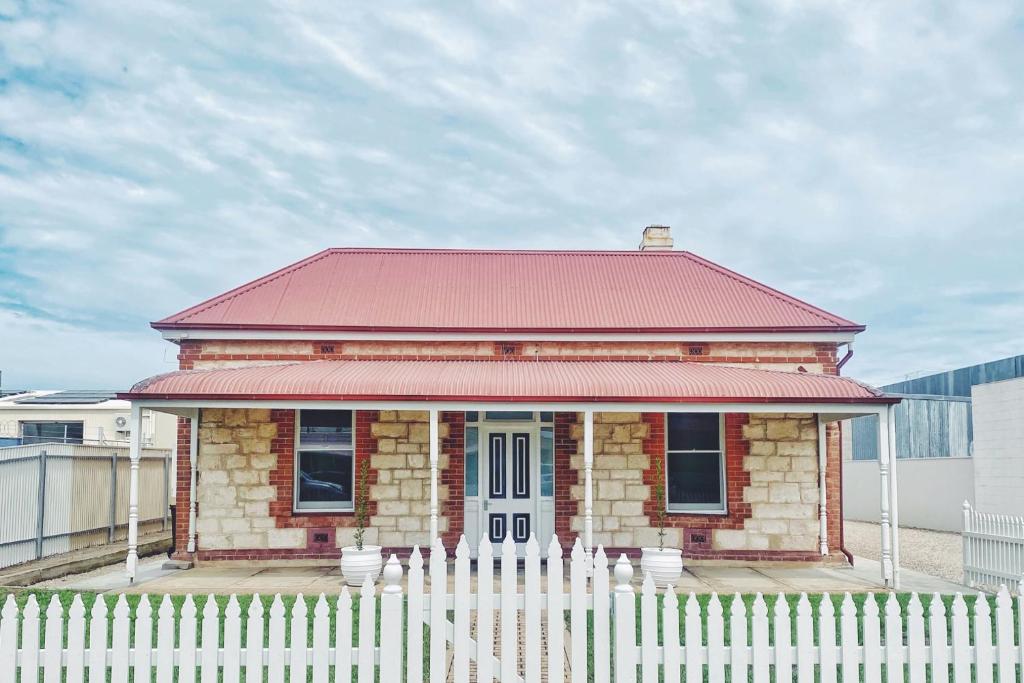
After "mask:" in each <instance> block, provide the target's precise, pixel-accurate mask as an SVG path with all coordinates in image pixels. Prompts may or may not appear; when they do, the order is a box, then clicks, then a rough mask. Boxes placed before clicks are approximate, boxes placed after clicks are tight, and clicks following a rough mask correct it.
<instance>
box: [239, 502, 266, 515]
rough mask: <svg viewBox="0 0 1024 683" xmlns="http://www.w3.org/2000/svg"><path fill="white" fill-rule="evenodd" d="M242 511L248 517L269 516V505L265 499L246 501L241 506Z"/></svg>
mask: <svg viewBox="0 0 1024 683" xmlns="http://www.w3.org/2000/svg"><path fill="white" fill-rule="evenodd" d="M242 511H243V514H245V516H246V517H248V518H250V519H253V518H262V517H267V518H269V517H270V505H269V504H268V503H267V502H266V501H258V502H255V503H246V504H245V505H244V506H242Z"/></svg>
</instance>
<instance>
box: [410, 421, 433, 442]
mask: <svg viewBox="0 0 1024 683" xmlns="http://www.w3.org/2000/svg"><path fill="white" fill-rule="evenodd" d="M409 441H410V442H412V443H430V425H429V424H412V425H409Z"/></svg>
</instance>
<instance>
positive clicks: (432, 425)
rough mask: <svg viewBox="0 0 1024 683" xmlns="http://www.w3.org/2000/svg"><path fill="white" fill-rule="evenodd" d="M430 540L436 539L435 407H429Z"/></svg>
mask: <svg viewBox="0 0 1024 683" xmlns="http://www.w3.org/2000/svg"><path fill="white" fill-rule="evenodd" d="M429 438H430V542H431V543H433V542H434V541H436V540H437V459H438V443H437V441H438V427H437V408H431V409H430V432H429Z"/></svg>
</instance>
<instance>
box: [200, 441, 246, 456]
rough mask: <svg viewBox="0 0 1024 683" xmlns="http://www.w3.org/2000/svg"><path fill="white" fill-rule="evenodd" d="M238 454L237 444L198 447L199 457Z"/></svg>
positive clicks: (208, 444) (215, 444) (206, 444)
mask: <svg viewBox="0 0 1024 683" xmlns="http://www.w3.org/2000/svg"><path fill="white" fill-rule="evenodd" d="M237 452H238V444H237V443H204V444H200V445H199V455H200V456H202V455H231V454H233V453H237Z"/></svg>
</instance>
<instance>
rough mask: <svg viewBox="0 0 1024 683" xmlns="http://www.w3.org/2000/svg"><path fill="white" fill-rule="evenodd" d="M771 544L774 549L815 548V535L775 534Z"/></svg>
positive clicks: (816, 542)
mask: <svg viewBox="0 0 1024 683" xmlns="http://www.w3.org/2000/svg"><path fill="white" fill-rule="evenodd" d="M772 545H773V547H774V548H775V549H776V550H817V549H818V537H817V536H794V535H792V534H788V535H786V536H775V537H773V538H772Z"/></svg>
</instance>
